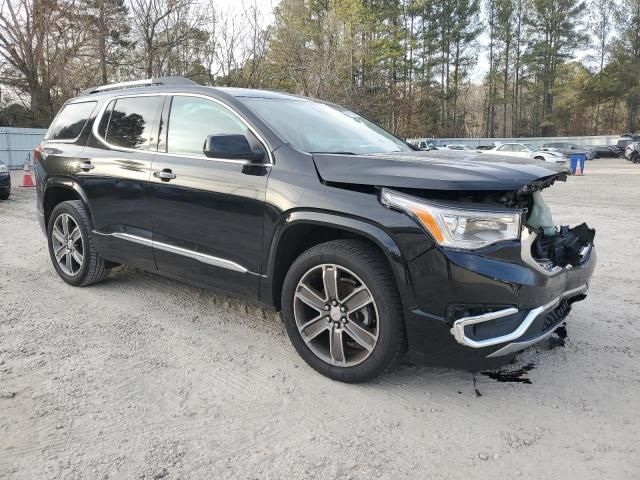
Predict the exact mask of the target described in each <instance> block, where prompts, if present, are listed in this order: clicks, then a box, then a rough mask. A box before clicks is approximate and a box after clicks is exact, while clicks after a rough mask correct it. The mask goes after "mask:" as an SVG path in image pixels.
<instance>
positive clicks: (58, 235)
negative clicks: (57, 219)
mask: <svg viewBox="0 0 640 480" xmlns="http://www.w3.org/2000/svg"><path fill="white" fill-rule="evenodd" d="M53 236H54V237H55V239H56V240H57V241H59V242H60V243H64V234H63V233H62V232H61V231H60V229H59V228H58V226H57V225H55V224H54V225H53Z"/></svg>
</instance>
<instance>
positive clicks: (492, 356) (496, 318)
mask: <svg viewBox="0 0 640 480" xmlns="http://www.w3.org/2000/svg"><path fill="white" fill-rule="evenodd" d="M582 231H583V228H582V227H580V229H578V230H577V232H582ZM589 232H592V231H590V230H589ZM565 234H566V232H565ZM572 239H573V237H571V235H568V237H567V240H566V243H567V245H570V244H571V240H572ZM590 239H591V241H589V242H588V244H587V245H582V244H571V246H570V248H569V247H568V248H567V251H566V252H565V251H564V250H562V249H558V248H556V250H554V252H555V251H558V252H561V253H562V257H561V261H562V262H563V263H564V265H562V266H560V265H557V264H553V263H554V262H555V261H556V259H554V260H553V262H551V263H549V262H548V261H547V260H548V259H546V258H542V259H541V258H537V256H536V255H532V254H531V251H532V249H533V250H534V251H535V250H536V248H535V247H533V244H534V243H535V241H536V234H534V233H527V229H526V228H525V230H524V231H523V236H522V239H521V241H519V242H510V243H505V244H501V245H494V246H493V247H491V248H488V249H486V250H484V251H483V252H464V251H454V250H447V249H432V250H431V251H429V252H427V253H425V254H423V255H421V256H420V257H418V258H417V259H415V260H414V261H413V262H412V263H411V265H410V271H411V275H412V280H413V282H414V294H415V298H416V308H413V309H409V311H407V312H405V319H406V325H407V332H408V338H409V342H410V345H409V347H410V355H411V357H413V359H414V360H417V361H421V362H424V363H428V364H432V365H443V366H449V367H457V368H464V369H467V370H472V371H479V370H484V369H491V368H498V367H499V366H501V365H503V364H504V363H506V362H508V361H509V360H510V359H511V358H513V356H514V355H515V354H516V353H517V352H518V351H520V350H522V349H524V348H527V347H529V346H531V345H533V344H535V343H538V342H540V341H542V340H544V339H545V338H547V337H548V336H550V335H551V334H552V333H553V332H554V331H555V330H556V329H557V328H558V327H560V326H561V325H562V324H563V323H564V321H565V318H566V316H567V315H568V313H569V311H570V310H571V306H572V304H573V303H574V302H576V301H579V300H582V299H584V298H585V297H586V293H587V289H588V285H589V282H590V279H591V275H592V273H593V271H594V268H595V264H596V251H595V248H594V247H593V243H592V240H593V236H591V237H590ZM538 250H539V249H538ZM569 250H571V252H569ZM573 250H577V253H575V254H574V253H572V252H573ZM558 255H559V254H558ZM552 256H553V255H552ZM568 258H571V260H572V262H573V264H569V263H568V260H567V259H568ZM434 286H435V287H434Z"/></svg>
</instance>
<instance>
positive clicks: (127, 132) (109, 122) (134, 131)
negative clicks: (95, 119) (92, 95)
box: [98, 96, 163, 150]
mask: <svg viewBox="0 0 640 480" xmlns="http://www.w3.org/2000/svg"><path fill="white" fill-rule="evenodd" d="M162 101H163V98H162V97H159V96H137V97H136V96H132V97H123V98H118V99H116V100H112V101H111V102H110V103H109V105H108V106H107V108H106V109H105V111H104V113H103V114H102V118H101V119H100V124H99V125H98V133H99V135H100V136H102V137H103V138H104V140H105V141H106V142H107V143H108V144H109V145H111V146H115V147H123V148H129V149H135V150H147V149H148V148H149V146H150V143H151V142H155V141H157V139H156V138H155V136H154V134H153V129H154V125H155V123H156V121H157V119H158V116H159V115H160V110H161V107H162Z"/></svg>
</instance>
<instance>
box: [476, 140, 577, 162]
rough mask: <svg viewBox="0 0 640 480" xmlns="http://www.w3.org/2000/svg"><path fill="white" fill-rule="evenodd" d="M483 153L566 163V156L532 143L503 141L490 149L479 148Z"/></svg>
mask: <svg viewBox="0 0 640 480" xmlns="http://www.w3.org/2000/svg"><path fill="white" fill-rule="evenodd" d="M481 152H482V154H483V155H506V156H509V157H520V158H535V159H536V160H543V161H545V162H550V163H566V161H567V157H566V156H565V155H564V154H563V153H560V152H557V151H554V150H542V149H540V148H538V146H537V145H534V144H532V143H503V144H501V145H498V146H496V147H495V148H492V149H490V150H481Z"/></svg>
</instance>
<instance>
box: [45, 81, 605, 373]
mask: <svg viewBox="0 0 640 480" xmlns="http://www.w3.org/2000/svg"><path fill="white" fill-rule="evenodd" d="M36 156H37V159H36V160H37V161H36V162H35V173H36V192H37V212H38V219H39V223H40V226H41V228H42V231H43V233H44V234H45V237H46V241H47V244H48V251H49V255H50V258H51V263H52V265H53V268H54V269H55V271H56V272H57V274H58V276H59V277H60V278H61V279H62V280H63V281H64V282H66V283H68V284H70V285H73V286H77V287H85V286H88V285H91V284H94V283H96V282H99V281H100V280H102V279H103V278H104V276H105V272H106V271H107V269H109V268H111V267H114V266H115V265H118V264H125V265H132V266H137V267H139V268H141V269H144V270H150V271H152V272H157V273H160V274H163V275H166V276H168V277H172V278H175V279H179V280H185V281H188V282H192V283H194V284H197V285H201V286H210V287H217V288H221V289H224V290H227V291H231V292H233V293H235V294H238V295H242V296H245V297H248V298H252V299H254V300H257V301H259V302H261V303H264V304H266V305H268V306H270V307H272V308H274V309H275V310H278V311H280V312H281V314H282V319H283V323H284V326H285V329H286V331H287V334H288V335H289V338H290V339H291V342H292V344H293V346H294V347H295V349H296V350H297V351H298V353H299V354H300V356H301V357H302V358H303V359H304V360H305V361H306V362H307V363H308V364H309V365H310V366H311V367H312V368H314V369H316V370H317V371H319V372H320V373H322V374H323V375H326V376H327V377H330V378H332V379H335V380H340V381H344V382H361V381H366V380H369V379H371V378H373V377H375V376H376V375H378V374H381V373H382V372H384V371H386V370H388V369H389V368H390V367H392V366H393V365H396V364H398V363H399V361H400V360H401V359H402V358H403V357H404V355H405V353H407V351H409V353H410V354H411V356H412V357H413V358H414V360H420V361H424V362H427V363H432V364H439V365H448V366H455V367H459V368H466V369H469V370H472V371H479V370H484V369H486V368H495V367H496V366H499V365H501V364H504V363H505V362H508V361H510V360H511V359H512V358H513V357H514V355H515V354H516V352H518V351H520V350H522V349H523V348H526V347H528V346H530V345H533V344H535V343H537V342H540V341H541V340H543V339H545V338H547V337H549V336H550V335H551V334H553V332H554V331H555V330H556V329H558V328H560V326H561V325H563V322H564V321H565V319H566V317H567V315H568V313H569V311H570V309H571V305H572V304H573V303H574V302H577V301H580V300H583V299H584V298H585V296H586V292H587V289H588V286H589V282H590V277H591V274H592V272H593V270H594V268H595V263H596V252H595V248H594V247H593V239H594V235H595V231H594V230H592V229H590V228H589V227H587V225H586V224H584V223H581V224H580V225H578V226H576V227H573V228H570V227H569V226H561V227H557V226H556V225H555V224H554V223H553V221H552V217H551V211H550V209H549V207H548V206H547V205H546V204H545V203H544V201H543V198H542V195H541V193H540V192H541V191H542V190H543V189H546V188H549V187H551V186H552V185H553V183H554V182H556V181H564V180H566V177H567V172H566V171H565V169H562V168H555V166H554V165H547V164H542V163H540V162H531V161H529V160H527V159H517V158H515V159H504V158H503V159H495V161H494V159H491V158H487V156H486V155H484V154H479V153H476V152H465V153H455V154H454V153H452V152H451V151H444V150H442V151H437V152H420V151H416V150H415V149H414V148H413V147H410V146H409V145H408V144H407V143H406V142H404V141H403V140H401V139H399V138H397V137H395V136H394V135H392V134H391V133H389V132H387V131H385V130H384V129H382V128H381V127H379V126H377V125H375V124H373V123H371V122H369V121H367V120H365V119H364V118H362V117H360V116H359V115H357V114H355V113H353V112H351V111H349V110H347V109H345V108H343V107H340V106H338V105H334V104H330V103H326V102H320V101H315V100H312V99H309V98H304V97H300V96H293V95H288V94H285V93H279V92H274V91H264V90H252V89H242V88H213V87H203V86H200V85H197V84H196V83H195V82H193V81H190V80H187V79H184V78H179V77H178V78H176V77H169V78H159V79H151V80H148V81H142V82H140V81H138V82H134V83H130V82H129V83H126V84H116V85H108V86H103V87H98V88H93V89H89V90H88V91H86V92H84V93H83V94H82V95H80V96H79V97H76V98H72V99H70V100H69V101H67V102H66V103H65V105H64V106H63V107H62V109H61V111H60V112H59V113H58V115H57V116H56V117H55V119H54V120H53V122H52V124H51V126H50V127H49V130H48V131H47V134H46V136H45V139H44V141H43V142H42V144H41V145H40V146H39V147H37V149H36ZM453 157H455V158H453ZM103 293H105V294H107V295H109V292H108V291H106V290H105V291H104V292H103ZM99 294H100V292H99V291H94V292H92V293H91V295H99ZM78 295H79V297H82V296H83V294H82V293H80V292H79V293H78ZM69 308H71V309H72V308H73V306H69ZM231 327H232V326H230V328H231ZM238 332H240V330H238ZM265 335H266V333H265ZM265 341H273V339H270V340H269V339H265ZM285 357H287V356H283V361H291V359H290V358H289V359H288V360H287V359H286V358H285Z"/></svg>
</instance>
